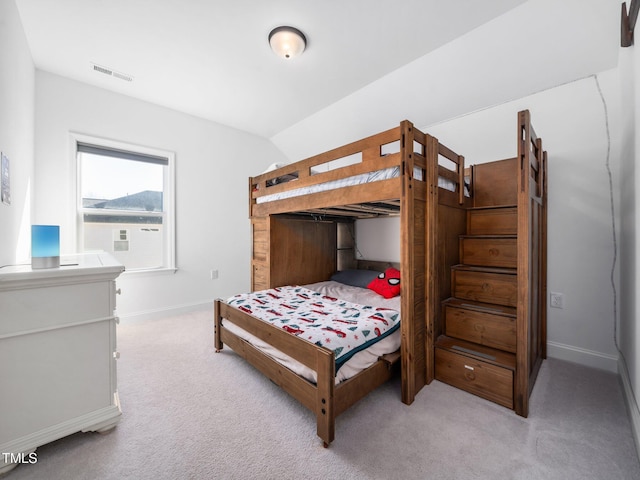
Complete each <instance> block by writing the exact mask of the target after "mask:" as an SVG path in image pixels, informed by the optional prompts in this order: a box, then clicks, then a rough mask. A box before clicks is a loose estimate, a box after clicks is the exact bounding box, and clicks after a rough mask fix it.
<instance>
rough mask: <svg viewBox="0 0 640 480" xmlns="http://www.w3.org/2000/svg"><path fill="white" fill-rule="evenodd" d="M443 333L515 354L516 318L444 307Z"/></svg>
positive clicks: (460, 307) (487, 310)
mask: <svg viewBox="0 0 640 480" xmlns="http://www.w3.org/2000/svg"><path fill="white" fill-rule="evenodd" d="M444 318H445V333H446V335H447V336H449V337H455V338H461V339H463V340H467V341H469V342H473V343H479V344H480V345H485V346H487V347H492V348H497V349H500V350H505V351H507V352H512V353H515V352H516V317H515V315H503V314H497V313H491V312H490V311H489V309H485V311H479V310H473V309H469V308H464V304H461V306H453V305H445V307H444Z"/></svg>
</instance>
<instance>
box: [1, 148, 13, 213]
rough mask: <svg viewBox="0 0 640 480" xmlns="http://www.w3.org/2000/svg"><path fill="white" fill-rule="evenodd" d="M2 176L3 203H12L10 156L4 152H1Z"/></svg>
mask: <svg viewBox="0 0 640 480" xmlns="http://www.w3.org/2000/svg"><path fill="white" fill-rule="evenodd" d="M0 178H1V187H0V197H1V199H2V203H5V204H7V205H11V184H10V182H9V179H10V177H9V157H7V156H6V155H5V154H4V153H3V152H0Z"/></svg>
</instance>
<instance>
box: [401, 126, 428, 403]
mask: <svg viewBox="0 0 640 480" xmlns="http://www.w3.org/2000/svg"><path fill="white" fill-rule="evenodd" d="M416 135H417V133H416V131H415V129H414V127H413V124H412V123H411V122H409V121H406V120H405V121H403V122H402V123H401V124H400V139H401V140H400V154H401V156H402V171H403V175H402V182H403V183H402V195H401V197H400V222H401V239H400V240H401V242H400V263H401V277H402V278H405V279H410V280H408V281H404V282H403V283H402V300H401V310H402V318H403V320H402V322H401V323H400V329H401V332H402V340H401V346H400V348H401V352H402V353H401V365H402V402H403V403H405V404H407V405H410V404H411V403H412V402H413V400H414V399H415V396H416V394H417V393H418V392H419V391H420V389H422V387H424V386H425V385H426V384H427V363H428V359H427V356H428V353H427V343H428V333H427V318H428V317H429V316H430V315H429V314H428V311H429V310H430V309H427V302H428V301H429V299H426V298H425V297H426V296H427V295H425V293H426V290H427V287H426V282H427V281H429V279H428V278H427V273H426V272H425V269H426V268H427V267H426V266H427V263H428V261H429V260H428V259H427V258H428V255H427V249H430V248H431V247H432V243H431V241H430V240H429V239H428V238H427V237H429V236H430V235H431V233H432V232H431V230H429V229H428V228H426V225H425V222H426V220H427V219H428V218H430V217H431V214H429V213H428V211H427V205H428V204H429V200H428V198H430V197H429V195H430V194H431V193H432V190H431V188H430V185H431V183H430V179H431V178H433V177H432V175H433V172H432V168H433V165H432V162H431V160H429V157H430V155H431V154H430V153H429V151H430V150H432V147H430V146H429V145H430V144H429V140H424V138H423V137H419V138H420V139H422V141H425V143H426V144H427V145H425V149H426V150H427V152H425V156H426V157H427V162H426V171H425V175H426V178H425V181H416V180H415V179H414V178H413V175H414V166H415V158H414V141H415V140H416ZM421 135H422V134H421ZM424 137H426V138H427V139H430V138H432V137H429V136H428V135H424ZM436 143H437V141H436ZM436 152H437V147H436ZM436 155H437V153H436ZM436 205H437V203H436ZM427 230H429V231H427ZM427 271H429V269H427ZM430 283H431V284H432V283H433V282H430Z"/></svg>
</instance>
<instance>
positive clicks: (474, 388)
mask: <svg viewBox="0 0 640 480" xmlns="http://www.w3.org/2000/svg"><path fill="white" fill-rule="evenodd" d="M435 376H436V380H439V381H441V382H444V383H447V384H449V385H453V386H454V387H457V388H460V389H462V390H465V391H467V392H469V393H473V394H475V395H478V396H480V397H483V398H486V399H487V400H491V401H492V402H495V403H498V404H500V405H502V406H505V407H507V408H513V371H512V370H510V369H508V368H503V367H499V366H497V365H492V364H490V363H488V362H483V361H481V360H478V359H476V358H471V357H467V356H465V355H463V354H459V353H455V352H452V351H450V350H444V349H441V348H436V369H435Z"/></svg>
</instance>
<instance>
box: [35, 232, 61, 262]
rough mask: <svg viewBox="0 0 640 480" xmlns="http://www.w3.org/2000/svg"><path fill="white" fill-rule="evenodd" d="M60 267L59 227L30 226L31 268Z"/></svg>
mask: <svg viewBox="0 0 640 480" xmlns="http://www.w3.org/2000/svg"><path fill="white" fill-rule="evenodd" d="M59 266H60V227H59V226H58V225H31V268H33V269H36V268H58V267H59Z"/></svg>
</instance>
